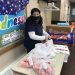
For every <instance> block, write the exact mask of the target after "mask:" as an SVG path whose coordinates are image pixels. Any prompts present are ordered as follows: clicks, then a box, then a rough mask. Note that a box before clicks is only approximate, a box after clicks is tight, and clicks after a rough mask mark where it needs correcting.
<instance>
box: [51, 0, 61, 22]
mask: <svg viewBox="0 0 75 75" xmlns="http://www.w3.org/2000/svg"><path fill="white" fill-rule="evenodd" d="M60 1H61V0H58V1H57V2H56V3H55V6H57V7H58V8H60ZM59 20H60V10H59V11H52V21H59Z"/></svg>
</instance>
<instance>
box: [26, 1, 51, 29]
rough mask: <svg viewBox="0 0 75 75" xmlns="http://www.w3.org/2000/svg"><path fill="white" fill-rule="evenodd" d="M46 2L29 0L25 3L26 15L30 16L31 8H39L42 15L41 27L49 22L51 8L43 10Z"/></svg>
mask: <svg viewBox="0 0 75 75" xmlns="http://www.w3.org/2000/svg"><path fill="white" fill-rule="evenodd" d="M45 7H47V4H46V3H45V2H43V1H39V3H38V0H30V2H29V4H28V5H27V17H28V16H30V12H31V9H32V8H39V9H40V10H41V15H42V17H43V20H44V21H43V27H44V29H46V26H49V25H50V24H51V10H45Z"/></svg>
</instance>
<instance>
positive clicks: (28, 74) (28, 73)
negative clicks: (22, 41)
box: [12, 53, 65, 75]
mask: <svg viewBox="0 0 75 75" xmlns="http://www.w3.org/2000/svg"><path fill="white" fill-rule="evenodd" d="M24 58H27V55H25V56H24ZM64 58H65V54H64V53H57V54H56V56H55V58H54V59H53V60H54V62H53V64H54V67H55V75H60V73H61V70H62V66H63V62H64ZM21 60H22V59H21ZM21 60H20V61H21ZM20 61H19V62H18V63H16V64H15V65H13V66H12V70H13V71H14V72H17V73H20V74H23V75H36V73H35V72H34V71H33V69H32V68H22V67H20Z"/></svg>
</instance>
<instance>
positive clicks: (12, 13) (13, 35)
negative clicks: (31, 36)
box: [0, 0, 29, 48]
mask: <svg viewBox="0 0 75 75" xmlns="http://www.w3.org/2000/svg"><path fill="white" fill-rule="evenodd" d="M28 2H29V0H0V48H1V47H3V46H5V45H8V44H10V43H12V42H15V41H16V40H20V39H22V38H23V37H24V34H23V30H24V22H25V12H24V9H25V7H26V5H27V4H28Z"/></svg>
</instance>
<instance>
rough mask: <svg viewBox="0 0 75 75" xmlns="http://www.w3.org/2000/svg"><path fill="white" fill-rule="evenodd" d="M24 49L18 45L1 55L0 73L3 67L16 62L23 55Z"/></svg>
mask: <svg viewBox="0 0 75 75" xmlns="http://www.w3.org/2000/svg"><path fill="white" fill-rule="evenodd" d="M25 51H26V50H25V48H24V46H23V45H20V46H18V47H16V48H14V49H12V50H10V51H8V52H6V53H5V54H3V55H0V71H2V70H3V69H4V68H5V67H7V66H8V65H10V64H11V63H13V62H14V61H16V60H17V59H18V58H19V57H20V56H22V55H23V54H25Z"/></svg>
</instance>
